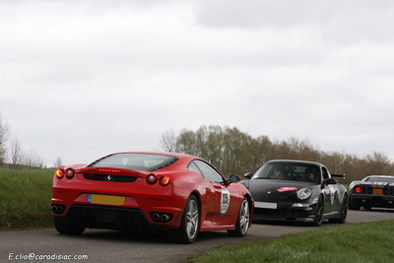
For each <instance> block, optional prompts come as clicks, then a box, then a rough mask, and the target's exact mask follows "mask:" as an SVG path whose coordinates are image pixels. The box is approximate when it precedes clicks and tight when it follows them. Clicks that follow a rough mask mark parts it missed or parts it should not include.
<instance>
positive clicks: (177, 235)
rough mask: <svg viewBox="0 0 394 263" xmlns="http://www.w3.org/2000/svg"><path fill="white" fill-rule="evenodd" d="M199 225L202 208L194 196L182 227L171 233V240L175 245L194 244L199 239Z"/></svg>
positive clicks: (186, 209)
mask: <svg viewBox="0 0 394 263" xmlns="http://www.w3.org/2000/svg"><path fill="white" fill-rule="evenodd" d="M199 223H200V208H199V204H198V200H197V198H196V197H195V196H194V195H192V196H191V197H190V198H189V200H188V201H187V203H186V206H185V209H184V211H183V215H182V221H181V227H180V228H178V229H175V230H172V231H171V232H170V233H169V237H170V240H171V241H172V242H174V243H183V244H191V243H193V242H194V241H195V240H196V238H197V234H198V228H199Z"/></svg>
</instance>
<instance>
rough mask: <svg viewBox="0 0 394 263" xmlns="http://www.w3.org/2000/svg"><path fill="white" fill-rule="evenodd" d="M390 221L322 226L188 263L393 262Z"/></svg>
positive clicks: (216, 250)
mask: <svg viewBox="0 0 394 263" xmlns="http://www.w3.org/2000/svg"><path fill="white" fill-rule="evenodd" d="M393 232H394V220H386V221H377V222H373V223H362V224H357V225H346V226H341V227H326V228H321V229H319V230H315V231H308V232H304V233H298V234H289V235H284V236H282V237H280V238H275V239H264V240H257V241H248V242H245V243H241V244H236V245H229V246H222V247H219V248H214V249H211V250H208V251H205V252H203V253H201V254H198V255H195V256H194V257H193V258H191V259H189V260H188V261H187V262H188V263H205V262H206V263H207V262H215V263H220V262H223V263H224V262H226V263H228V262H248V263H254V262H256V263H257V262H258V263H261V262H275V263H276V262H282V263H290V262H291V263H297V262H300V263H301V262H302V263H305V262H318V263H333V262H349V263H350V262H351V263H353V262H358V263H367V262H368V263H369V262H370V263H372V262H373V263H375V262H376V263H379V262H393V258H394V250H393V249H392V248H393V247H394V238H393V237H392V233H393Z"/></svg>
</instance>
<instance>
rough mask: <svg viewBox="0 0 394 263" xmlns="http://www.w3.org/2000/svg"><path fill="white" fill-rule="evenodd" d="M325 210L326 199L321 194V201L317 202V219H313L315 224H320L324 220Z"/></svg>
mask: <svg viewBox="0 0 394 263" xmlns="http://www.w3.org/2000/svg"><path fill="white" fill-rule="evenodd" d="M323 212H324V200H323V198H322V197H321V196H319V201H318V202H317V204H316V213H315V220H314V221H313V223H312V224H313V225H314V226H320V225H321V222H322V221H323Z"/></svg>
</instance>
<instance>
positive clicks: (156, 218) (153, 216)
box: [152, 213, 160, 221]
mask: <svg viewBox="0 0 394 263" xmlns="http://www.w3.org/2000/svg"><path fill="white" fill-rule="evenodd" d="M152 219H153V221H159V219H160V215H159V214H158V213H154V214H153V215H152Z"/></svg>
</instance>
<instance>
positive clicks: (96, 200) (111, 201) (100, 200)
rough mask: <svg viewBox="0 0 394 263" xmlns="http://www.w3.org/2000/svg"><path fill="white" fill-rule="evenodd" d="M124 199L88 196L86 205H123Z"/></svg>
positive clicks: (114, 196)
mask: <svg viewBox="0 0 394 263" xmlns="http://www.w3.org/2000/svg"><path fill="white" fill-rule="evenodd" d="M124 201H125V197H124V196H116V195H97V194H89V196H88V203H92V204H98V205H117V206H120V205H124Z"/></svg>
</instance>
